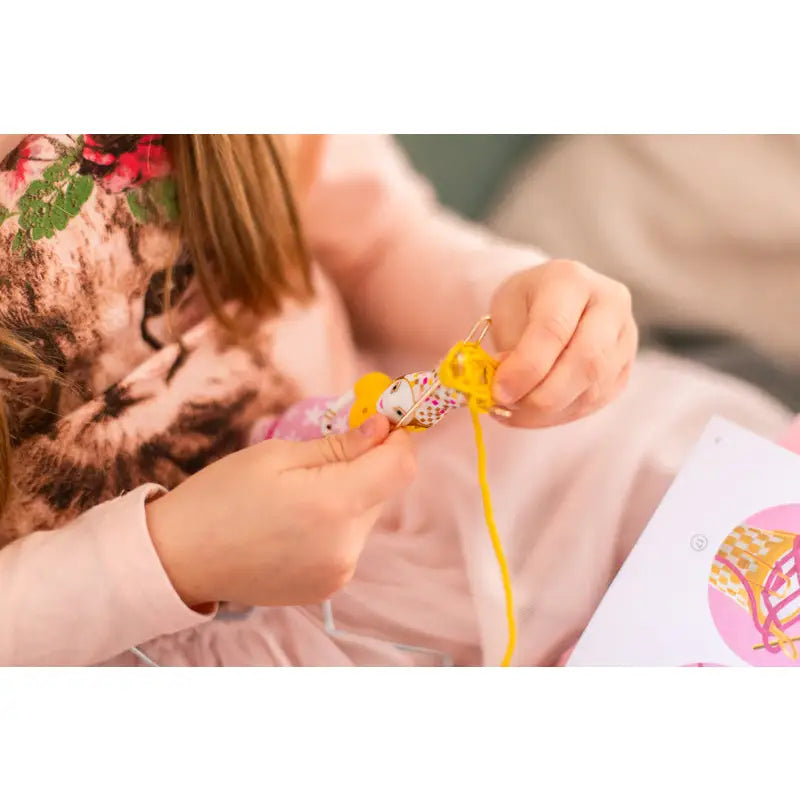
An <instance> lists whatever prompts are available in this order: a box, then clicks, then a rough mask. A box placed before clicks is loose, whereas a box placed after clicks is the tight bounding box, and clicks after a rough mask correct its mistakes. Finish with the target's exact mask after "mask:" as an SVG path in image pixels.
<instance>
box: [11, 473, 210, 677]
mask: <svg viewBox="0 0 800 800" xmlns="http://www.w3.org/2000/svg"><path fill="white" fill-rule="evenodd" d="M161 491H163V490H162V489H161V488H160V487H158V486H155V485H145V486H141V487H139V488H138V489H136V490H135V491H132V492H130V493H129V494H126V495H123V496H121V497H119V498H116V499H114V500H110V501H108V502H106V503H103V504H101V505H98V506H96V507H95V508H93V509H91V510H90V511H87V512H86V513H84V514H83V515H81V516H80V517H78V518H77V519H75V520H74V521H73V522H71V523H69V524H68V525H66V526H64V527H63V528H59V529H57V530H53V531H37V532H35V533H32V534H30V535H29V536H25V537H23V538H22V539H19V540H17V541H15V542H13V543H11V544H10V545H8V546H7V547H5V548H4V549H2V550H0V586H1V587H2V603H0V664H2V665H6V666H80V665H91V664H98V663H102V662H103V661H107V660H109V659H110V658H113V657H114V656H116V655H118V654H119V653H122V652H124V651H125V650H127V649H128V648H130V647H133V646H135V645H137V644H139V643H142V642H146V641H149V640H151V639H153V638H155V637H157V636H161V635H164V634H168V633H174V632H176V631H179V630H181V629H184V628H189V627H192V626H194V625H197V624H199V623H201V622H204V621H206V620H208V619H210V618H211V616H213V614H209V615H203V614H199V613H197V612H195V611H193V610H192V609H190V608H189V607H187V606H186V605H185V604H184V603H183V601H182V600H181V598H180V597H179V596H178V594H177V592H176V591H175V589H174V588H173V586H172V584H171V583H170V580H169V578H168V577H167V574H166V572H165V571H164V569H163V567H162V565H161V562H160V560H159V558H158V555H157V553H156V550H155V547H154V546H153V543H152V540H151V538H150V534H149V532H148V530H147V525H146V521H145V503H146V501H147V500H148V499H149V498H150V497H152V496H155V495H156V494H158V493H160V492H161Z"/></svg>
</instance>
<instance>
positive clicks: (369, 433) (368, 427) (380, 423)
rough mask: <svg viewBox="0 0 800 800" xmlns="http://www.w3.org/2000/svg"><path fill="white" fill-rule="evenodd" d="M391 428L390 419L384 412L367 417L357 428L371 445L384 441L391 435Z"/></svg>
mask: <svg viewBox="0 0 800 800" xmlns="http://www.w3.org/2000/svg"><path fill="white" fill-rule="evenodd" d="M390 428H391V425H390V424H389V420H388V419H386V417H384V416H383V414H373V415H372V416H371V417H367V419H365V420H364V422H362V423H361V425H359V426H358V429H357V430H358V432H359V433H360V434H361V435H362V436H363V437H365V438H366V439H367V441H368V442H369V444H370V446H371V445H375V444H380V443H381V442H383V441H384V440H385V439H386V438H387V437H388V436H389V434H390Z"/></svg>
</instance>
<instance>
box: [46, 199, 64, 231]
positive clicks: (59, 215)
mask: <svg viewBox="0 0 800 800" xmlns="http://www.w3.org/2000/svg"><path fill="white" fill-rule="evenodd" d="M59 195H60V196H59V197H57V198H56V200H54V201H53V204H52V206H51V207H50V221H51V222H52V223H53V227H54V228H55V229H56V230H59V231H63V230H64V228H66V227H67V223H68V222H69V215H68V214H67V212H66V211H64V207H63V202H62V200H63V198H64V195H63V194H61V192H59Z"/></svg>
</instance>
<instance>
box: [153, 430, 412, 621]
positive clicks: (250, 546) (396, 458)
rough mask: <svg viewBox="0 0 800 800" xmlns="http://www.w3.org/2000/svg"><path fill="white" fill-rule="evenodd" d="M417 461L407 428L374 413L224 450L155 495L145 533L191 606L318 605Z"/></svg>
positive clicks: (348, 568) (350, 565)
mask: <svg viewBox="0 0 800 800" xmlns="http://www.w3.org/2000/svg"><path fill="white" fill-rule="evenodd" d="M414 470H415V460H414V454H413V449H412V447H411V437H410V434H409V433H408V432H406V431H402V430H400V431H396V432H394V433H392V434H391V435H389V423H388V421H387V420H386V418H385V417H382V416H376V417H373V418H371V419H370V420H367V423H365V424H364V425H363V426H362V427H361V428H360V429H357V430H352V431H349V432H347V433H345V434H343V435H339V436H329V437H327V438H325V439H318V440H314V441H309V442H286V441H278V440H271V441H267V442H263V443H262V444H257V445H254V446H252V447H248V448H246V449H245V450H241V451H239V452H237V453H234V454H232V455H230V456H228V457H226V458H223V459H221V460H220V461H218V462H216V463H215V464H212V465H211V466H210V467H207V468H206V469H204V470H202V471H200V472H199V473H197V474H196V475H194V476H192V477H190V478H188V479H187V480H186V481H185V482H184V483H182V484H181V485H180V486H178V487H177V488H176V489H174V490H173V491H171V492H169V493H168V494H166V495H164V496H163V497H160V498H158V499H157V500H154V501H153V502H152V503H150V504H149V505H148V506H147V524H148V530H149V531H150V535H151V537H152V539H153V543H154V545H155V548H156V550H157V552H158V554H159V557H160V558H161V561H162V563H163V565H164V568H165V570H166V572H167V574H168V575H169V577H170V579H171V581H172V583H173V585H174V587H175V589H176V591H177V592H178V594H179V595H180V596H181V598H182V599H183V600H184V602H185V603H186V604H187V605H189V606H193V607H200V606H203V605H205V604H208V603H212V602H218V601H229V602H234V603H243V604H246V605H260V606H271V605H305V604H308V603H317V602H320V601H322V600H324V599H326V598H327V597H329V596H330V595H331V594H333V593H334V592H336V591H337V590H338V589H340V588H341V587H342V586H343V585H344V584H345V583H347V581H348V580H349V579H350V577H351V576H352V574H353V572H354V570H355V568H356V564H357V562H358V559H359V556H360V555H361V551H362V549H363V547H364V545H365V543H366V540H367V537H368V535H369V533H370V531H371V530H372V528H373V526H374V525H375V522H376V521H377V518H378V515H379V514H380V512H381V508H382V507H383V505H384V503H385V502H386V500H388V499H389V498H390V497H391V496H392V495H394V494H395V493H397V492H399V491H401V490H402V489H403V488H404V487H405V486H406V485H407V484H408V483H409V482H410V481H411V479H412V477H413V474H414Z"/></svg>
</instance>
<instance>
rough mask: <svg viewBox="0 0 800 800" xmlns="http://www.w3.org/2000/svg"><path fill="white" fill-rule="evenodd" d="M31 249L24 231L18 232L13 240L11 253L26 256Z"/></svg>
mask: <svg viewBox="0 0 800 800" xmlns="http://www.w3.org/2000/svg"><path fill="white" fill-rule="evenodd" d="M29 248H30V245H29V244H28V237H27V236H26V235H25V234H24V232H23V231H17V235H16V236H15V237H14V238H13V239H12V240H11V252H12V253H17V254H18V255H21V256H24V255H25V253H27V252H28V250H29Z"/></svg>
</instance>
